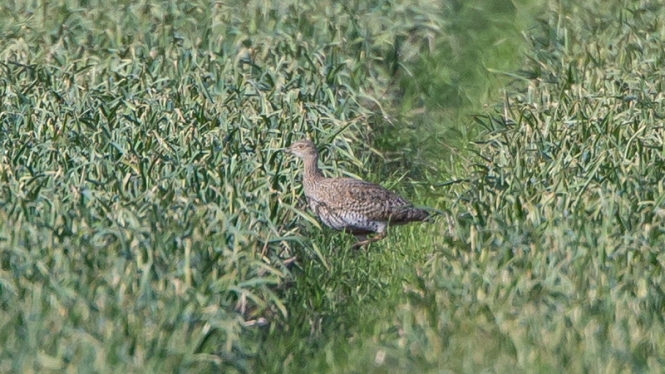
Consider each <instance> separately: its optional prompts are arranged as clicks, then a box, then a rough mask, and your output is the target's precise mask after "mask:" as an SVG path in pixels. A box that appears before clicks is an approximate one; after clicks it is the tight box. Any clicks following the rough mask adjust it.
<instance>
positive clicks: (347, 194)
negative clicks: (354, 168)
mask: <svg viewBox="0 0 665 374" xmlns="http://www.w3.org/2000/svg"><path fill="white" fill-rule="evenodd" d="M330 181H331V183H332V184H334V185H332V186H330V187H331V189H330V192H331V193H332V194H334V195H336V196H330V197H331V198H332V200H333V201H334V202H335V203H334V204H332V203H331V205H332V206H333V207H334V208H335V209H340V210H344V211H352V212H355V213H357V214H361V215H363V216H365V217H367V219H369V220H371V221H387V220H389V219H390V218H391V217H392V216H394V214H395V213H396V212H398V211H400V210H402V209H405V208H409V207H411V206H412V204H411V203H410V202H409V201H408V200H406V199H404V198H403V197H401V196H399V195H397V194H395V193H393V192H391V191H389V190H387V189H385V188H383V187H381V186H379V185H378V184H374V183H370V182H365V181H363V180H358V179H352V178H336V179H331V180H330Z"/></svg>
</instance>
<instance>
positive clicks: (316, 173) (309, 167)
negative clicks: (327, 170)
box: [304, 155, 323, 179]
mask: <svg viewBox="0 0 665 374" xmlns="http://www.w3.org/2000/svg"><path fill="white" fill-rule="evenodd" d="M304 161H305V173H304V177H305V179H320V178H323V172H322V171H321V169H319V156H318V155H315V156H311V157H307V158H305V160H304Z"/></svg>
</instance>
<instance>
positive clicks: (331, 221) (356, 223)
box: [284, 139, 430, 248]
mask: <svg viewBox="0 0 665 374" xmlns="http://www.w3.org/2000/svg"><path fill="white" fill-rule="evenodd" d="M284 151H285V152H286V153H290V154H292V155H294V156H296V157H298V158H301V159H302V160H303V162H304V172H303V182H302V183H303V189H304V192H305V197H306V198H307V202H308V204H309V207H310V209H311V210H312V211H313V212H314V214H316V215H317V216H318V217H319V219H320V220H321V222H323V223H324V224H325V225H326V226H328V227H330V228H332V229H334V230H338V231H344V232H347V233H350V234H352V235H354V236H355V237H356V239H357V243H355V244H354V245H353V246H352V248H360V247H365V248H366V247H367V246H368V245H369V244H370V243H373V242H376V241H378V240H381V239H383V238H385V237H386V236H387V235H388V226H389V225H402V224H406V223H409V222H419V221H426V220H428V218H430V213H429V212H428V211H427V210H424V209H420V208H416V207H414V206H413V204H411V203H410V202H409V201H408V200H406V199H404V198H403V197H401V196H399V195H397V194H395V193H394V192H391V191H389V190H387V189H385V188H383V187H381V186H379V185H378V184H374V183H370V182H366V181H363V180H360V179H354V178H326V177H325V176H324V175H323V172H322V171H321V169H319V165H318V161H319V152H318V150H317V148H316V145H315V144H314V143H313V142H312V141H311V140H309V139H303V140H299V141H297V142H295V143H293V144H291V146H290V147H289V148H285V149H284ZM372 234H375V235H373V236H372V237H369V235H372Z"/></svg>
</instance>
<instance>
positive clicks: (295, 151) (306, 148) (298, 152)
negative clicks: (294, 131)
mask: <svg viewBox="0 0 665 374" xmlns="http://www.w3.org/2000/svg"><path fill="white" fill-rule="evenodd" d="M285 151H286V152H287V153H291V154H292V155H295V156H297V157H300V158H302V159H306V158H311V157H316V156H317V155H318V154H319V152H318V151H317V150H316V146H315V145H314V143H312V141H311V140H309V139H303V140H299V141H297V142H295V143H293V144H291V146H290V147H289V148H287V149H286V150H285Z"/></svg>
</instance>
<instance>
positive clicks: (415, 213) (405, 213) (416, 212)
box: [390, 207, 432, 224]
mask: <svg viewBox="0 0 665 374" xmlns="http://www.w3.org/2000/svg"><path fill="white" fill-rule="evenodd" d="M431 216H432V215H431V214H430V212H428V211H427V210H425V209H419V208H414V207H405V208H403V209H400V210H399V211H397V212H395V213H394V214H393V215H392V217H391V219H390V222H391V223H393V224H400V223H407V222H415V221H425V220H428V219H429V218H431Z"/></svg>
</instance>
